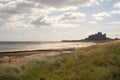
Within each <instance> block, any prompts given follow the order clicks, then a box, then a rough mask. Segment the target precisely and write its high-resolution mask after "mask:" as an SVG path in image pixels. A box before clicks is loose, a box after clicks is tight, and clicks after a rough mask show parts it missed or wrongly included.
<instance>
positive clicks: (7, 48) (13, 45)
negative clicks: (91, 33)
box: [0, 41, 95, 52]
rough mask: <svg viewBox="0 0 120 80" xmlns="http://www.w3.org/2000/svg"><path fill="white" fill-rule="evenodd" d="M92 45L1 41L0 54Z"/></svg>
mask: <svg viewBox="0 0 120 80" xmlns="http://www.w3.org/2000/svg"><path fill="white" fill-rule="evenodd" d="M94 44H95V43H91V42H56V41H55V42H54V41H53V42H49V41H47V42H46V41H42V42H29V41H1V42H0V52H11V51H30V50H48V49H67V48H80V47H86V46H90V45H94Z"/></svg>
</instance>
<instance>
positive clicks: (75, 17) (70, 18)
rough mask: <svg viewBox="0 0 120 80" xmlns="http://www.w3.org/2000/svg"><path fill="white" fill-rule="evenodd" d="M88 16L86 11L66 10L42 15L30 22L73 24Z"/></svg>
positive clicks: (44, 24) (43, 24) (35, 23)
mask: <svg viewBox="0 0 120 80" xmlns="http://www.w3.org/2000/svg"><path fill="white" fill-rule="evenodd" d="M85 18H86V15H85V14H84V13H78V12H65V13H63V14H61V15H58V16H51V17H50V16H47V15H42V16H39V17H37V18H36V19H33V20H31V22H30V24H32V25H33V26H39V27H40V26H51V25H52V26H53V25H56V24H57V25H58V24H67V25H68V23H69V24H71V23H76V22H83V21H84V20H85Z"/></svg>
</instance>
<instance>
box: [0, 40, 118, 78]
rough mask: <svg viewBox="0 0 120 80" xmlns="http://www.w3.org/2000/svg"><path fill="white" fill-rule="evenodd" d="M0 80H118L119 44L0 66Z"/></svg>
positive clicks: (96, 46) (97, 46)
mask: <svg viewBox="0 0 120 80" xmlns="http://www.w3.org/2000/svg"><path fill="white" fill-rule="evenodd" d="M0 80H120V42H119V41H115V42H109V43H101V44H98V45H95V46H91V47H87V48H81V49H77V50H75V51H73V52H72V53H70V54H61V55H56V56H53V57H46V58H45V59H43V60H31V61H27V62H25V61H23V62H19V63H9V64H3V65H1V66H0Z"/></svg>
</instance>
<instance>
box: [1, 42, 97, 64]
mask: <svg viewBox="0 0 120 80" xmlns="http://www.w3.org/2000/svg"><path fill="white" fill-rule="evenodd" d="M73 44H74V45H73ZM56 45H57V44H56ZM56 45H55V46H54V47H53V48H47V49H37V50H23V51H19V50H18V51H6V52H0V63H9V62H12V61H15V60H16V59H23V58H26V57H27V58H28V57H30V58H32V59H34V57H31V56H39V58H40V57H41V56H43V55H44V56H51V55H52V56H53V55H57V54H61V53H70V52H72V51H74V50H75V49H78V48H82V47H88V46H92V45H96V44H95V43H84V45H83V43H82V44H81V43H76V44H75V43H69V44H68V43H61V44H59V45H57V46H56ZM49 46H50V45H49ZM61 46H62V48H61ZM70 46H72V47H70ZM51 47H52V46H51Z"/></svg>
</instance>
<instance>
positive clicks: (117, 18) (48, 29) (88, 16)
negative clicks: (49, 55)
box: [0, 0, 120, 41]
mask: <svg viewBox="0 0 120 80" xmlns="http://www.w3.org/2000/svg"><path fill="white" fill-rule="evenodd" d="M96 32H103V33H106V34H107V37H110V38H116V37H118V38H120V0H0V41H60V40H69V39H70V40H79V39H83V38H86V37H87V36H88V35H90V34H94V33H96Z"/></svg>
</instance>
